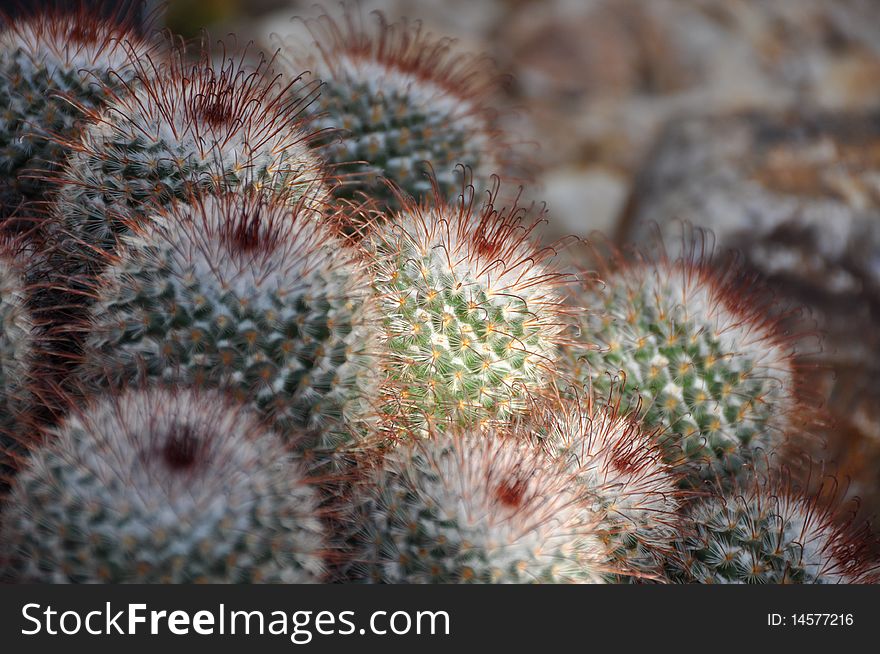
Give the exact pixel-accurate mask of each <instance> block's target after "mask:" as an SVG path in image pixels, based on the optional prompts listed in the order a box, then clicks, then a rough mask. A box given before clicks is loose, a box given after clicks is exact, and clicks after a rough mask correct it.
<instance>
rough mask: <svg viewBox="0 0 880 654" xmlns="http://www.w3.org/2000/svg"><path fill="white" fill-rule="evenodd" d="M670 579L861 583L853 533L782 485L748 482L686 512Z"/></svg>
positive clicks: (859, 556) (862, 558)
mask: <svg viewBox="0 0 880 654" xmlns="http://www.w3.org/2000/svg"><path fill="white" fill-rule="evenodd" d="M687 520H688V524H691V525H692V532H690V533H688V532H685V536H684V537H683V538H682V539H681V541H680V542H679V544H678V550H679V551H678V556H677V557H675V558H674V559H673V560H671V563H670V578H671V579H673V580H674V581H677V582H682V583H728V584H729V583H734V584H736V583H739V584H745V583H750V584H838V583H860V582H864V581H867V580H868V576H867V571H866V570H865V569H864V562H865V561H866V560H867V559H866V558H865V552H860V551H858V549H859V545H860V543H859V540H858V539H859V537H858V536H857V535H853V534H851V533H850V532H849V531H848V530H847V528H845V527H841V526H838V525H836V524H835V520H834V519H833V516H832V514H831V513H830V512H829V511H828V510H826V509H822V508H820V507H818V506H816V505H815V504H814V503H813V502H812V501H811V500H808V499H807V498H805V497H800V496H799V495H797V494H795V493H793V492H791V491H790V490H789V489H783V488H780V489H774V488H773V487H771V486H766V485H761V484H760V483H756V484H754V487H753V488H752V489H751V490H750V491H747V492H744V493H743V492H733V493H728V494H725V495H723V496H716V497H712V498H710V499H707V500H705V501H703V502H701V503H700V504H698V505H696V506H695V507H693V508H692V509H691V511H690V513H689V514H688V516H687Z"/></svg>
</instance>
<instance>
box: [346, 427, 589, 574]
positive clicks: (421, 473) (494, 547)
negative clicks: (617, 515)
mask: <svg viewBox="0 0 880 654" xmlns="http://www.w3.org/2000/svg"><path fill="white" fill-rule="evenodd" d="M570 484H571V477H570V475H568V474H567V473H566V472H565V470H564V469H563V468H561V467H558V466H556V465H555V464H554V462H553V461H552V460H551V459H550V458H548V457H547V456H546V455H544V454H543V453H542V452H540V451H538V450H536V449H533V448H531V447H530V446H529V444H528V443H526V442H524V441H523V439H519V438H516V439H514V438H508V439H504V438H501V437H499V436H495V435H491V436H480V435H478V434H474V435H471V436H466V435H462V436H455V437H452V438H444V439H438V440H417V441H414V442H410V443H407V444H405V445H403V446H401V447H400V448H398V449H396V450H393V451H391V452H389V453H388V454H387V455H386V457H385V461H384V462H382V464H381V466H376V467H374V468H372V469H370V470H369V472H367V473H366V478H365V479H364V480H363V482H362V483H361V484H358V485H356V489H355V491H354V500H353V502H354V506H355V514H354V516H353V517H352V518H351V520H352V521H353V523H354V524H355V526H356V527H358V528H359V531H358V533H357V534H356V537H355V539H354V540H355V542H356V543H358V546H359V548H360V550H359V551H357V552H356V553H355V556H354V558H355V561H354V565H353V567H352V570H353V576H354V577H358V578H361V579H362V580H364V581H367V582H375V583H542V582H546V583H601V582H602V579H603V577H602V574H601V570H602V569H603V568H602V566H603V564H604V561H603V557H604V554H603V546H602V543H601V541H600V540H599V539H598V538H597V537H596V535H595V534H594V527H595V522H594V521H593V519H592V517H591V516H590V515H589V514H588V513H587V512H585V511H583V510H582V509H583V507H582V505H581V504H580V503H579V502H578V501H577V497H576V496H575V495H574V494H572V493H571V488H570Z"/></svg>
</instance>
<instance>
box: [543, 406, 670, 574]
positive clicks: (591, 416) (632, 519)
mask: <svg viewBox="0 0 880 654" xmlns="http://www.w3.org/2000/svg"><path fill="white" fill-rule="evenodd" d="M555 413H556V415H555V416H553V418H552V419H551V421H550V425H551V428H550V429H549V432H548V444H549V446H550V447H551V448H552V450H553V451H554V452H555V453H556V456H557V457H559V459H560V460H561V461H562V462H563V463H564V464H565V465H567V466H568V467H569V470H570V471H571V472H572V473H573V475H574V477H575V479H576V480H577V488H578V492H580V493H581V494H582V495H583V496H584V498H585V500H586V502H587V504H588V506H589V508H590V511H592V512H593V513H595V514H596V516H597V517H598V519H599V528H598V533H599V535H600V537H601V538H602V539H603V541H604V542H605V543H606V546H607V549H608V552H609V554H610V556H611V564H610V566H609V567H610V568H611V569H612V570H622V571H625V572H626V573H627V575H626V576H625V577H623V579H624V580H629V579H639V578H644V579H651V580H656V579H660V578H662V575H663V572H662V563H663V561H664V560H665V558H666V555H667V554H668V553H670V552H671V551H672V549H673V548H674V545H675V541H676V537H677V535H678V533H679V528H680V524H679V523H680V518H679V516H678V510H679V508H680V505H681V491H680V490H678V488H677V485H676V481H677V478H676V475H675V473H674V472H673V471H672V470H671V469H670V467H669V466H668V465H667V464H666V463H665V462H664V461H663V456H662V452H661V450H660V448H659V445H658V444H657V443H656V441H655V440H654V437H653V434H651V433H646V432H645V431H644V427H643V426H642V425H641V423H640V422H639V421H638V419H637V417H636V416H635V415H627V414H625V413H623V412H621V410H620V407H619V406H616V405H610V406H603V407H598V406H597V407H581V406H578V405H575V406H574V407H569V408H564V407H558V408H557V410H556V411H555ZM616 579H617V580H620V579H621V577H619V576H618V577H616Z"/></svg>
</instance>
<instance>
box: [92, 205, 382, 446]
mask: <svg viewBox="0 0 880 654" xmlns="http://www.w3.org/2000/svg"><path fill="white" fill-rule="evenodd" d="M317 219H318V218H317V217H316V215H315V213H314V211H312V210H311V209H310V208H309V207H307V206H303V205H302V204H300V205H298V206H297V207H290V206H289V205H287V204H285V203H284V202H281V201H279V200H273V199H272V198H271V196H270V197H266V196H265V195H264V194H259V193H254V194H241V193H240V194H227V195H223V196H217V197H207V198H203V199H195V200H193V201H191V202H189V203H179V204H177V205H175V206H173V207H172V208H170V209H168V210H166V211H164V212H162V213H160V214H158V215H157V216H156V217H155V218H154V219H153V220H151V221H149V222H148V223H147V224H145V225H144V227H143V228H135V229H134V230H132V231H131V232H130V233H129V234H128V235H126V236H124V237H123V239H122V242H123V245H122V250H121V252H120V255H119V260H118V263H116V264H114V265H111V266H109V267H108V268H107V270H106V271H105V272H104V273H103V275H102V276H101V277H99V278H98V282H97V285H96V289H95V294H96V298H95V301H94V303H93V305H92V309H91V317H90V320H88V321H87V322H86V323H85V327H84V328H85V329H86V331H87V336H86V341H85V353H84V362H83V366H82V369H83V376H85V377H87V378H89V379H90V380H96V379H97V380H100V379H101V377H104V378H105V379H106V381H108V382H109V383H110V384H111V385H112V386H114V387H115V386H117V385H118V384H120V383H121V384H126V383H132V382H134V383H144V382H145V381H146V382H153V383H155V382H181V383H187V384H195V383H197V384H199V385H206V384H207V385H210V386H218V387H224V388H229V389H233V390H234V392H235V394H236V395H237V396H238V397H239V398H240V399H241V400H243V401H244V400H247V401H250V402H252V403H253V404H254V405H255V406H256V407H257V408H258V409H259V411H260V412H261V413H262V414H263V415H264V416H265V417H266V418H267V419H268V420H270V421H271V423H272V424H274V426H275V427H276V429H277V430H278V431H279V432H281V433H282V434H289V433H294V434H298V435H302V434H303V433H304V431H308V432H309V433H311V434H313V437H314V438H313V439H310V440H311V441H312V442H311V443H310V444H311V445H316V444H317V445H320V446H322V447H327V446H330V445H332V444H335V441H334V439H338V438H342V437H344V435H345V434H346V433H347V432H346V431H345V428H346V427H348V426H351V425H353V424H354V423H357V422H362V421H365V420H366V419H367V416H368V411H369V408H370V404H371V399H372V396H373V395H376V394H377V391H376V390H374V388H375V387H376V386H377V385H378V382H377V381H376V379H375V378H376V375H375V372H374V370H373V368H374V367H375V354H376V349H377V345H376V343H375V342H374V341H375V338H374V336H373V334H374V332H375V327H374V323H375V322H376V320H378V318H377V316H376V312H375V310H374V309H373V306H374V305H373V299H372V296H371V290H370V278H369V276H368V274H367V271H366V269H365V267H364V266H363V265H362V264H361V263H360V261H359V257H358V255H357V253H356V252H354V251H352V250H351V249H349V248H346V247H345V245H344V243H343V242H342V241H341V239H340V238H339V237H337V236H336V235H334V232H333V230H332V229H331V228H330V227H328V226H326V225H324V224H321V223H318V222H316V221H317ZM314 439H317V441H318V443H315V442H314Z"/></svg>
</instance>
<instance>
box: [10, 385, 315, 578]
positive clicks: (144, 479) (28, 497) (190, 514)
mask: <svg viewBox="0 0 880 654" xmlns="http://www.w3.org/2000/svg"><path fill="white" fill-rule="evenodd" d="M316 511H317V499H316V496H315V492H314V489H313V488H311V487H310V486H309V485H307V483H306V482H305V481H304V479H303V477H302V471H301V469H300V466H299V464H298V462H297V461H296V460H295V459H293V458H291V456H290V455H289V454H287V453H286V452H285V449H284V448H283V446H282V444H281V441H280V440H279V439H278V437H277V436H276V435H275V434H273V433H271V432H267V431H265V430H264V429H263V428H262V427H261V426H260V424H259V423H258V422H257V421H256V420H255V418H254V417H252V416H251V415H250V414H249V413H248V412H246V411H245V410H243V409H241V408H240V407H237V406H235V405H231V404H228V403H226V402H225V401H224V400H223V398H222V397H221V396H219V395H212V394H208V393H195V394H194V393H191V392H187V391H185V390H182V389H176V390H175V391H174V392H169V391H157V390H151V391H148V392H136V393H130V394H123V395H121V396H117V397H111V396H107V397H105V399H103V400H101V401H99V402H97V403H95V404H93V405H92V406H89V407H88V408H86V409H85V410H83V411H81V412H77V411H75V412H74V413H73V414H71V415H70V416H69V417H68V418H67V419H66V420H65V421H64V422H63V424H61V425H60V426H59V427H58V428H57V430H56V432H55V433H54V434H53V438H52V440H51V442H50V443H49V444H48V445H45V446H43V447H41V448H38V449H36V450H35V451H34V452H33V453H32V454H31V458H30V460H29V462H28V464H27V467H26V468H25V469H24V470H22V471H21V472H20V473H19V474H18V475H17V476H16V478H15V482H14V486H13V489H12V492H11V496H10V501H9V502H8V503H7V504H6V508H5V511H4V513H3V515H2V520H0V533H2V538H0V543H2V545H0V548H2V550H3V551H2V554H0V558H3V559H4V560H8V561H11V565H10V566H9V569H8V571H7V575H8V576H9V577H11V578H12V580H14V581H30V582H53V583H64V582H117V583H118V582H139V583H150V582H172V583H174V582H176V583H181V582H194V581H206V582H258V581H260V582H300V583H302V582H315V581H317V580H319V578H320V576H321V574H322V570H323V564H322V558H321V554H322V550H323V548H324V541H325V538H324V533H323V527H322V526H321V522H320V520H319V519H318V517H317V515H316Z"/></svg>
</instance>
